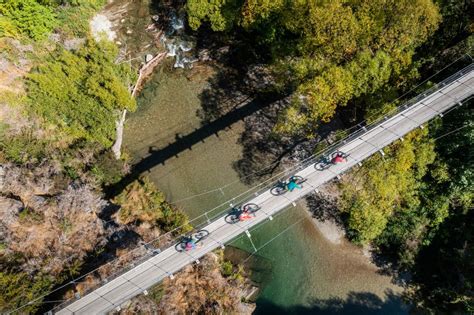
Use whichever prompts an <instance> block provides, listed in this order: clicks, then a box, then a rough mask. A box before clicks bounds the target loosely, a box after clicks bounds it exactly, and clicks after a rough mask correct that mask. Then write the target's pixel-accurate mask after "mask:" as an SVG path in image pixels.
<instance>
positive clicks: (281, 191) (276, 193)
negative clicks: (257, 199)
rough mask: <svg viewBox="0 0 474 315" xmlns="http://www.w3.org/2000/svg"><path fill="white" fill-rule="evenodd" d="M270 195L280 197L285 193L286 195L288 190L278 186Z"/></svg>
mask: <svg viewBox="0 0 474 315" xmlns="http://www.w3.org/2000/svg"><path fill="white" fill-rule="evenodd" d="M270 193H271V194H272V195H273V196H280V195H283V194H284V193H286V188H285V187H282V186H281V185H277V186H275V187H273V188H272V189H270Z"/></svg>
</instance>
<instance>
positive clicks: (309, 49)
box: [187, 0, 441, 134]
mask: <svg viewBox="0 0 474 315" xmlns="http://www.w3.org/2000/svg"><path fill="white" fill-rule="evenodd" d="M235 4H236V3H234V2H232V5H230V2H225V1H213V0H199V1H197V0H189V1H188V5H187V12H188V16H189V23H190V25H191V27H192V28H198V27H199V26H200V25H201V22H210V24H211V26H212V28H213V29H214V30H226V29H228V28H229V26H234V27H241V29H240V31H241V32H248V35H249V36H248V37H252V38H253V37H255V41H254V44H251V45H252V46H259V49H260V48H261V50H267V51H268V52H270V54H271V56H272V59H273V62H272V64H273V65H274V66H275V67H274V68H275V70H276V74H277V78H278V79H279V81H281V82H282V83H281V85H284V86H285V85H286V86H291V87H294V89H295V97H294V99H293V102H292V103H291V106H290V107H289V108H287V109H286V110H285V111H283V112H282V113H281V117H280V120H279V122H278V123H277V126H276V131H277V132H279V133H300V132H304V133H307V134H311V133H312V131H313V130H315V128H316V127H317V125H318V123H320V122H321V121H322V122H325V121H328V120H329V119H330V118H331V117H332V116H333V115H334V113H335V110H336V108H337V107H338V106H344V105H346V104H347V103H348V102H349V101H350V100H351V99H352V98H354V97H358V96H360V95H362V94H365V93H370V92H372V91H374V90H376V89H379V88H381V87H382V86H383V85H384V84H386V83H387V82H388V80H389V79H390V78H391V77H392V76H396V75H399V74H400V73H401V71H403V70H404V69H406V68H407V67H408V66H409V65H410V64H411V62H412V56H413V54H414V50H415V48H416V47H418V46H419V45H420V44H421V43H423V42H424V41H425V40H426V39H427V38H428V36H430V35H431V34H432V33H433V32H434V31H435V30H436V28H437V26H438V24H439V23H440V20H441V17H440V14H439V12H438V8H437V6H436V5H435V4H434V3H433V1H432V0H389V1H387V0H350V1H343V0H334V1H315V0H299V1H280V0H278V1H268V0H246V1H243V2H241V3H237V9H236V8H235ZM229 8H233V9H232V10H230V9H229ZM214 15H216V16H219V19H215V20H218V21H219V22H218V23H217V22H215V21H214V20H213V19H211V18H209V16H214ZM223 25H225V27H221V26H223ZM262 43H263V46H262Z"/></svg>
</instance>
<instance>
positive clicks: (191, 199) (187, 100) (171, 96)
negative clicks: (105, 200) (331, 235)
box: [124, 58, 408, 314]
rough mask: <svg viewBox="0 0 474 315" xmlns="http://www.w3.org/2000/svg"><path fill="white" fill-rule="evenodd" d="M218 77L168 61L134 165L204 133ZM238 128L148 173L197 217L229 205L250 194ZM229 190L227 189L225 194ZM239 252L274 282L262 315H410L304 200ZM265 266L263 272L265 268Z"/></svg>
mask: <svg viewBox="0 0 474 315" xmlns="http://www.w3.org/2000/svg"><path fill="white" fill-rule="evenodd" d="M215 75H216V70H215V69H213V68H212V67H210V66H205V65H199V64H196V65H195V67H194V68H193V69H191V70H189V69H188V70H184V69H174V68H173V61H172V60H171V58H169V59H168V60H167V61H166V62H165V63H164V64H163V65H162V66H160V67H159V68H158V69H157V71H156V72H155V74H154V76H153V77H152V78H151V80H150V82H149V83H148V84H147V85H146V86H145V87H144V89H143V91H142V93H141V95H140V96H139V98H138V111H137V112H136V113H133V114H131V115H130V116H129V118H128V121H127V124H126V131H125V139H124V140H125V148H126V151H127V152H128V154H129V155H130V156H131V158H132V159H133V161H134V162H138V161H139V160H140V159H142V158H144V157H147V156H149V155H150V154H152V153H153V152H160V150H163V149H164V148H166V147H168V148H169V147H170V146H169V145H170V144H172V143H174V142H176V141H183V140H182V139H186V137H185V136H186V135H188V134H190V133H194V134H198V135H199V132H200V130H202V129H200V128H202V126H201V120H200V118H199V117H198V115H197V111H198V110H199V109H200V108H201V98H200V95H201V92H202V91H203V90H204V89H206V88H209V86H210V85H209V79H210V78H212V77H213V76H215ZM243 130H244V125H243V122H241V121H239V122H237V123H235V124H233V125H231V126H228V128H226V129H224V130H222V131H220V132H218V133H217V135H216V134H214V135H211V136H206V137H203V138H202V139H201V138H200V139H199V140H200V141H199V142H197V143H195V144H193V145H192V146H190V147H187V148H186V149H185V150H175V152H172V156H171V157H170V158H167V159H164V160H161V161H159V162H160V163H159V164H157V165H155V166H153V167H152V168H151V169H149V170H148V172H147V175H148V176H149V177H150V178H151V179H152V180H153V181H154V182H155V183H156V185H157V186H158V187H159V188H160V189H161V190H162V191H164V192H165V193H166V195H167V197H168V199H169V201H171V202H173V203H175V204H177V205H178V206H180V207H181V208H182V209H183V210H184V211H185V212H186V213H187V214H188V215H189V216H190V217H191V218H192V217H195V216H198V215H199V214H202V213H204V212H205V211H206V210H207V209H210V208H212V207H214V206H216V205H217V204H220V203H222V202H225V201H226V200H228V199H230V198H232V196H234V195H235V194H237V193H239V192H242V191H244V190H246V189H247V187H246V186H245V185H244V184H242V183H240V181H239V180H238V179H239V176H238V174H237V173H236V171H235V170H234V169H233V168H232V165H233V163H234V162H235V161H237V160H238V159H240V158H241V156H242V147H241V145H240V143H239V138H240V136H241V134H242V132H243ZM222 186H226V187H225V188H223V189H218V188H219V187H222ZM250 233H251V235H252V241H253V243H254V245H252V244H251V243H250V241H249V239H248V238H247V237H246V236H245V237H241V238H239V239H237V240H235V241H233V242H232V245H233V246H236V247H239V248H241V249H244V250H246V251H248V252H252V251H253V246H255V247H257V248H260V247H262V248H261V249H260V250H259V251H258V252H257V253H256V257H257V259H255V261H254V264H255V266H254V267H255V269H256V270H257V269H258V268H259V266H258V264H259V261H260V262H262V266H265V267H264V268H265V269H266V272H267V273H268V274H269V275H270V276H269V277H265V279H266V280H265V281H264V282H263V283H262V292H261V294H260V295H259V297H258V299H257V302H256V303H257V309H256V314H407V313H408V309H407V306H406V305H405V304H403V303H402V301H401V298H400V294H401V292H402V288H401V287H399V286H398V285H396V284H394V283H392V279H391V277H389V276H387V275H383V274H382V273H381V272H380V271H379V270H378V269H377V267H375V266H374V265H373V264H372V263H371V262H370V261H369V259H368V258H367V257H366V256H365V255H364V254H363V252H362V250H361V249H360V248H358V247H356V246H354V245H353V244H351V243H349V242H348V241H346V240H343V241H342V242H341V243H340V244H335V243H332V242H330V241H329V240H327V239H326V238H325V237H324V235H323V234H322V233H321V232H320V230H318V228H317V227H316V225H315V223H314V221H313V219H312V218H311V216H310V215H309V213H308V211H307V210H306V209H305V204H304V201H301V202H299V203H298V204H297V206H296V207H290V208H288V209H286V210H284V211H283V212H281V214H279V215H278V216H276V217H275V219H274V220H273V221H267V222H266V223H264V224H262V225H260V226H258V227H256V228H255V229H253V230H251V231H250ZM260 267H261V266H260Z"/></svg>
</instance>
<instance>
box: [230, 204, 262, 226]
mask: <svg viewBox="0 0 474 315" xmlns="http://www.w3.org/2000/svg"><path fill="white" fill-rule="evenodd" d="M258 210H260V206H258V205H257V204H255V203H248V204H246V205H243V206H242V207H235V208H233V209H232V211H231V212H230V213H229V214H228V215H226V217H225V218H224V220H225V222H227V223H229V224H234V223H237V222H241V221H246V220H248V219H251V218H252V217H255V212H257V211H258Z"/></svg>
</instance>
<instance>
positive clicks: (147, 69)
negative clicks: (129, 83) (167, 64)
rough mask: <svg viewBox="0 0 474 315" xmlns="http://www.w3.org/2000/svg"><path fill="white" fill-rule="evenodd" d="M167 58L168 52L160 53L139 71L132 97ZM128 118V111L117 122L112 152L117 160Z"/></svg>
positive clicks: (123, 112)
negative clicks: (126, 118)
mask: <svg viewBox="0 0 474 315" xmlns="http://www.w3.org/2000/svg"><path fill="white" fill-rule="evenodd" d="M165 57H166V52H162V53H159V54H158V55H156V56H155V57H153V58H152V59H151V60H150V61H149V62H148V63H146V64H145V65H143V67H142V68H141V69H140V71H139V75H138V79H137V82H136V84H135V86H134V87H133V90H132V97H136V96H137V93H138V92H139V91H140V89H141V87H142V86H143V84H144V82H145V80H146V79H147V78H148V77H149V76H150V75H151V74H152V73H153V70H154V69H155V67H156V66H157V65H158V64H159V63H160V62H161V61H162V60H163V59H164V58H165ZM126 116H127V110H126V109H124V110H123V111H122V115H121V116H120V119H119V120H117V121H116V122H115V126H116V129H115V130H116V137H115V143H114V145H113V146H112V152H113V153H114V156H115V158H116V159H117V160H118V159H120V156H121V149H122V142H123V127H124V124H125V117H126Z"/></svg>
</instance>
